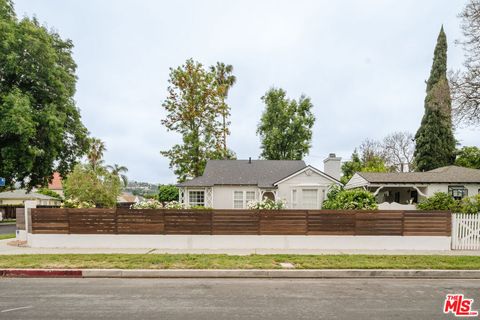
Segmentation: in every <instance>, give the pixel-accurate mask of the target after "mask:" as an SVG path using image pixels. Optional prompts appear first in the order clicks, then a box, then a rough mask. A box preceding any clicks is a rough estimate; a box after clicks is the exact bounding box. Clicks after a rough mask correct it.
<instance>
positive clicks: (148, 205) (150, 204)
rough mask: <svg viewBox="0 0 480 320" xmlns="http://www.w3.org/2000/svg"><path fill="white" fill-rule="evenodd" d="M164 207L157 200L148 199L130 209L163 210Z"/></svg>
mask: <svg viewBox="0 0 480 320" xmlns="http://www.w3.org/2000/svg"><path fill="white" fill-rule="evenodd" d="M162 208H163V205H162V204H161V203H160V202H159V201H157V200H155V199H147V200H144V201H140V202H139V203H135V204H132V205H131V206H130V209H162Z"/></svg>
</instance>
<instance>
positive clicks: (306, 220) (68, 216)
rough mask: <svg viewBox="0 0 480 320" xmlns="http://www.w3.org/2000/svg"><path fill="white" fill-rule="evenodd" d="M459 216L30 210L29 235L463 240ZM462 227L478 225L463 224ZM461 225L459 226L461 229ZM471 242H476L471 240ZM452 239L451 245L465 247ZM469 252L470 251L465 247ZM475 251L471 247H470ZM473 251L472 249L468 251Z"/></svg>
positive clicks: (322, 212) (444, 214)
mask: <svg viewBox="0 0 480 320" xmlns="http://www.w3.org/2000/svg"><path fill="white" fill-rule="evenodd" d="M461 218H462V216H459V215H457V216H455V217H454V218H453V220H452V218H451V215H450V213H448V212H416V211H400V210H392V211H353V210H344V211H335V210H279V211H261V210H167V209H158V210H154V209H145V210H131V209H123V208H117V209H52V208H44V209H43V208H42V209H33V210H32V228H33V232H34V233H53V232H55V233H72V234H203V235H211V234H218V235H220V234H222V235H358V236H366V235H388V236H402V235H404V236H409V235H420V236H431V235H442V236H450V235H451V234H452V224H453V226H454V230H453V234H454V235H455V237H456V238H459V237H461V238H462V239H463V238H465V236H464V232H465V230H464V229H465V228H460V222H459V221H460V220H459V219H461ZM463 224H464V225H465V226H466V228H478V227H479V226H480V221H477V220H474V221H473V220H472V221H471V222H470V220H465V222H464V223H463ZM463 224H462V225H463ZM470 238H472V239H473V241H474V242H475V241H477V242H478V240H479V239H480V236H479V235H478V234H474V235H472V236H471V237H470ZM457 240H458V239H456V240H455V241H456V242H454V244H453V245H452V246H457V247H458V246H464V245H465V243H467V240H459V241H457ZM468 246H469V248H470V247H472V246H471V245H470V242H468ZM473 247H475V246H473ZM473 247H472V248H473Z"/></svg>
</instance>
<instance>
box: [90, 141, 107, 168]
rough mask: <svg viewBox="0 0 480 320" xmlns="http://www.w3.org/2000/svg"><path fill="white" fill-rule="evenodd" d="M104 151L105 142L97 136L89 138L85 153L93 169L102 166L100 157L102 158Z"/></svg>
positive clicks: (105, 148)
mask: <svg viewBox="0 0 480 320" xmlns="http://www.w3.org/2000/svg"><path fill="white" fill-rule="evenodd" d="M105 151H107V147H106V146H105V142H103V141H102V140H100V139H97V138H90V139H89V149H88V153H87V159H88V162H89V164H90V166H91V167H92V169H93V170H95V169H96V168H98V167H101V166H103V160H102V158H103V153H104V152H105Z"/></svg>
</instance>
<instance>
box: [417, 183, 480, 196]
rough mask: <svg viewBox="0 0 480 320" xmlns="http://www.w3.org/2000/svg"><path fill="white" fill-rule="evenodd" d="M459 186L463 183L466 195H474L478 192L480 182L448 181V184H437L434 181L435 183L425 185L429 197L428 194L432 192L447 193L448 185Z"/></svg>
mask: <svg viewBox="0 0 480 320" xmlns="http://www.w3.org/2000/svg"><path fill="white" fill-rule="evenodd" d="M454 185H455V186H459V185H460V186H461V185H463V186H464V187H465V188H467V189H468V196H469V197H470V196H475V195H477V194H478V189H480V184H465V183H464V184H461V183H448V184H439V183H435V184H430V185H429V186H428V187H427V191H426V193H427V195H428V196H429V197H430V196H433V194H434V193H435V192H445V193H448V186H454Z"/></svg>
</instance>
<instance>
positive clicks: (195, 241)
mask: <svg viewBox="0 0 480 320" xmlns="http://www.w3.org/2000/svg"><path fill="white" fill-rule="evenodd" d="M450 243H451V238H450V237H441V236H405V237H402V236H243V235H238V236H222V235H215V236H210V235H88V234H28V244H29V245H30V246H31V247H34V248H152V249H159V250H186V251H187V252H188V250H192V252H195V251H194V250H219V251H218V252H219V253H220V252H222V251H221V250H225V252H226V253H228V250H235V249H237V250H249V251H250V252H251V253H255V252H256V250H259V249H270V250H450Z"/></svg>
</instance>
